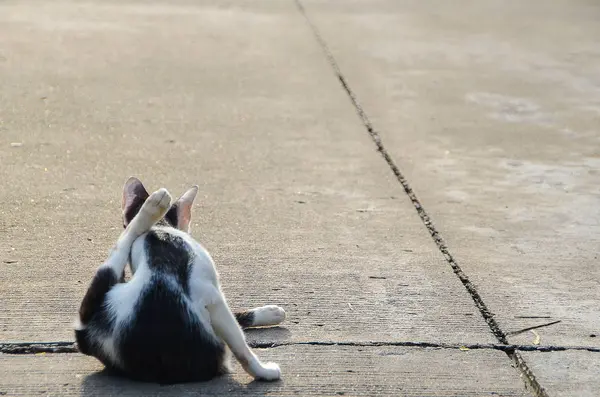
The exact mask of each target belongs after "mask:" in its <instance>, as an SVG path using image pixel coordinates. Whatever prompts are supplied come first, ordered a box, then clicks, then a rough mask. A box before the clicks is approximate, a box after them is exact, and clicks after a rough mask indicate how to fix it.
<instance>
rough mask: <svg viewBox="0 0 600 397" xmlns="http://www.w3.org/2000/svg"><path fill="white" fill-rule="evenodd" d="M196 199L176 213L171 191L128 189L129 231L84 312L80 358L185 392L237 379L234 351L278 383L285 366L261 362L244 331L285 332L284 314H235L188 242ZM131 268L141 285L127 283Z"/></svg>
mask: <svg viewBox="0 0 600 397" xmlns="http://www.w3.org/2000/svg"><path fill="white" fill-rule="evenodd" d="M197 193H198V187H197V186H194V187H192V188H191V189H189V190H188V191H187V192H186V193H185V194H184V195H183V196H181V198H180V199H179V200H177V201H176V202H175V203H174V204H173V205H171V196H170V194H169V192H168V191H167V190H166V189H160V190H157V191H156V192H154V193H152V195H149V194H148V192H147V191H146V189H145V188H144V186H143V185H142V183H141V182H140V181H139V180H138V179H136V178H133V177H132V178H130V179H129V180H127V182H126V183H125V186H124V188H123V204H122V205H123V220H124V226H125V230H124V231H123V233H122V234H121V236H120V237H119V240H118V241H117V244H116V245H115V246H114V247H113V249H112V251H111V252H110V254H109V256H108V259H107V260H106V262H104V264H103V265H102V266H100V268H99V269H98V270H97V272H96V275H95V276H94V279H93V280H92V283H91V285H90V287H89V289H88V291H87V293H86V295H85V297H84V298H83V302H82V303H81V308H80V310H79V321H78V322H77V324H76V325H75V337H76V340H77V344H78V346H79V350H80V351H81V352H82V353H84V354H87V355H91V356H94V357H96V358H98V359H99V360H100V361H101V362H102V363H103V364H104V365H105V366H106V367H108V368H110V369H113V370H116V371H117V372H120V373H122V374H124V375H125V376H128V377H130V378H133V379H137V380H142V381H149V382H158V383H176V382H189V381H203V380H208V379H211V378H213V377H215V376H218V375H221V374H224V373H226V372H228V356H229V354H228V349H227V348H229V349H230V350H231V352H233V354H234V355H235V357H236V358H237V360H238V361H239V362H240V363H241V365H242V367H243V368H244V369H245V370H246V372H248V373H249V374H250V375H251V376H253V377H254V378H255V379H260V380H276V379H279V378H280V377H281V371H280V369H279V366H278V365H277V364H275V363H262V362H261V361H260V360H259V359H258V357H257V356H256V355H255V354H254V353H253V352H252V351H251V350H250V348H249V347H248V345H247V343H246V340H245V337H244V333H243V331H242V329H241V327H243V328H248V327H259V326H269V325H276V324H279V323H281V322H282V321H283V320H284V319H285V311H284V310H283V309H282V308H280V307H278V306H273V305H269V306H263V307H259V308H256V309H253V310H249V311H245V312H240V313H236V314H235V315H234V314H233V313H232V312H231V310H230V309H229V306H228V305H227V302H226V300H225V297H224V296H223V293H222V292H221V287H220V285H219V279H218V274H217V271H216V269H215V266H214V263H213V260H212V258H211V257H210V255H209V253H208V252H207V251H206V250H205V249H204V248H203V247H202V246H201V245H200V244H199V243H198V242H196V241H195V240H194V239H193V238H192V237H191V236H190V234H189V226H190V219H191V210H192V204H193V201H194V198H195V197H196V194H197ZM127 262H129V263H130V265H131V271H132V274H133V276H132V278H131V280H130V281H128V282H125V280H124V274H125V273H124V272H125V266H126V264H127Z"/></svg>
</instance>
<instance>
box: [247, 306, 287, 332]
mask: <svg viewBox="0 0 600 397" xmlns="http://www.w3.org/2000/svg"><path fill="white" fill-rule="evenodd" d="M253 312H254V321H253V325H254V326H255V327H263V326H267V325H277V324H281V323H282V322H283V320H285V310H283V308H281V307H279V306H275V305H267V306H262V307H257V308H256V309H254V310H253Z"/></svg>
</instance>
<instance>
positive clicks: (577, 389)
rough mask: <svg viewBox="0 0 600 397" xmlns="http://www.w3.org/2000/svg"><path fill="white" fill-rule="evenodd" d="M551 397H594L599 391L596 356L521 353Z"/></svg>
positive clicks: (573, 352)
mask: <svg viewBox="0 0 600 397" xmlns="http://www.w3.org/2000/svg"><path fill="white" fill-rule="evenodd" d="M523 356H524V357H525V359H526V360H527V362H528V363H529V367H530V368H531V369H532V370H533V371H534V372H535V373H536V374H537V375H536V376H537V378H538V380H539V381H540V383H542V384H544V385H545V386H546V388H547V389H548V391H549V392H550V395H551V396H553V397H573V396H577V397H596V396H598V390H600V378H599V377H598V353H590V352H584V351H562V352H553V353H533V352H528V353H523Z"/></svg>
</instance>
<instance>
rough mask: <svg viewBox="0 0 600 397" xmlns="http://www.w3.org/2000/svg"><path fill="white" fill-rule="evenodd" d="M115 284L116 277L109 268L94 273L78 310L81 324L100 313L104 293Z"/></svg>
mask: <svg viewBox="0 0 600 397" xmlns="http://www.w3.org/2000/svg"><path fill="white" fill-rule="evenodd" d="M117 282H118V278H117V275H116V274H115V272H114V270H113V269H111V268H108V267H107V268H102V269H99V270H98V271H97V272H96V275H95V276H94V279H93V280H92V283H91V284H90V287H89V288H88V290H87V292H86V294H85V296H84V298H83V301H82V302H81V306H80V308H79V319H80V321H81V323H82V324H84V325H85V324H87V323H88V322H90V321H91V320H92V317H94V315H96V314H97V313H98V312H100V311H102V310H101V309H102V305H103V304H104V298H105V296H106V293H107V292H108V291H109V290H110V289H111V287H112V286H113V285H115V284H117Z"/></svg>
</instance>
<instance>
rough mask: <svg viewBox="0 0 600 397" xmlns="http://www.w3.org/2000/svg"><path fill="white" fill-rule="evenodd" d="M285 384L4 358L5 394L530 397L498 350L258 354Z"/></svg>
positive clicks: (78, 360)
mask: <svg viewBox="0 0 600 397" xmlns="http://www.w3.org/2000/svg"><path fill="white" fill-rule="evenodd" d="M258 354H259V355H260V356H261V357H265V358H266V359H269V360H273V361H276V362H278V363H279V364H280V365H281V366H282V371H283V374H284V378H283V380H282V381H280V382H276V383H260V382H251V381H250V378H249V377H248V376H247V375H246V374H244V373H243V372H242V371H241V369H240V367H239V366H237V364H236V366H235V372H234V374H232V376H230V377H225V378H221V379H218V380H215V381H211V382H207V383H196V384H187V385H175V386H163V387H161V386H157V385H152V384H143V383H135V382H130V381H127V380H123V379H117V378H114V377H110V376H108V375H105V374H103V373H101V372H100V373H99V372H98V371H99V370H100V369H101V366H100V365H98V364H97V363H96V362H95V361H94V360H92V359H90V358H87V357H84V356H81V355H79V354H52V355H48V356H43V357H40V356H30V355H29V356H8V355H4V356H0V364H1V365H0V392H2V393H5V394H4V395H6V396H32V395H40V394H43V395H46V396H59V395H60V396H79V395H84V396H102V397H107V396H192V395H197V394H198V393H199V392H200V393H201V394H202V395H203V396H221V395H224V394H227V395H232V396H235V395H249V396H264V395H277V396H291V395H302V396H394V397H395V396H398V395H403V396H421V397H425V396H458V395H460V396H477V397H481V396H507V397H508V396H525V395H527V394H526V393H525V391H524V388H523V384H522V382H521V381H520V380H519V376H518V374H517V373H516V371H515V370H514V369H513V368H511V367H510V365H508V364H507V361H506V357H505V355H504V354H503V353H501V352H497V351H481V350H480V351H469V352H462V351H458V350H433V349H413V348H392V347H382V348H355V347H348V348H343V347H335V346H329V347H319V346H287V347H279V348H276V349H260V350H258Z"/></svg>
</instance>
